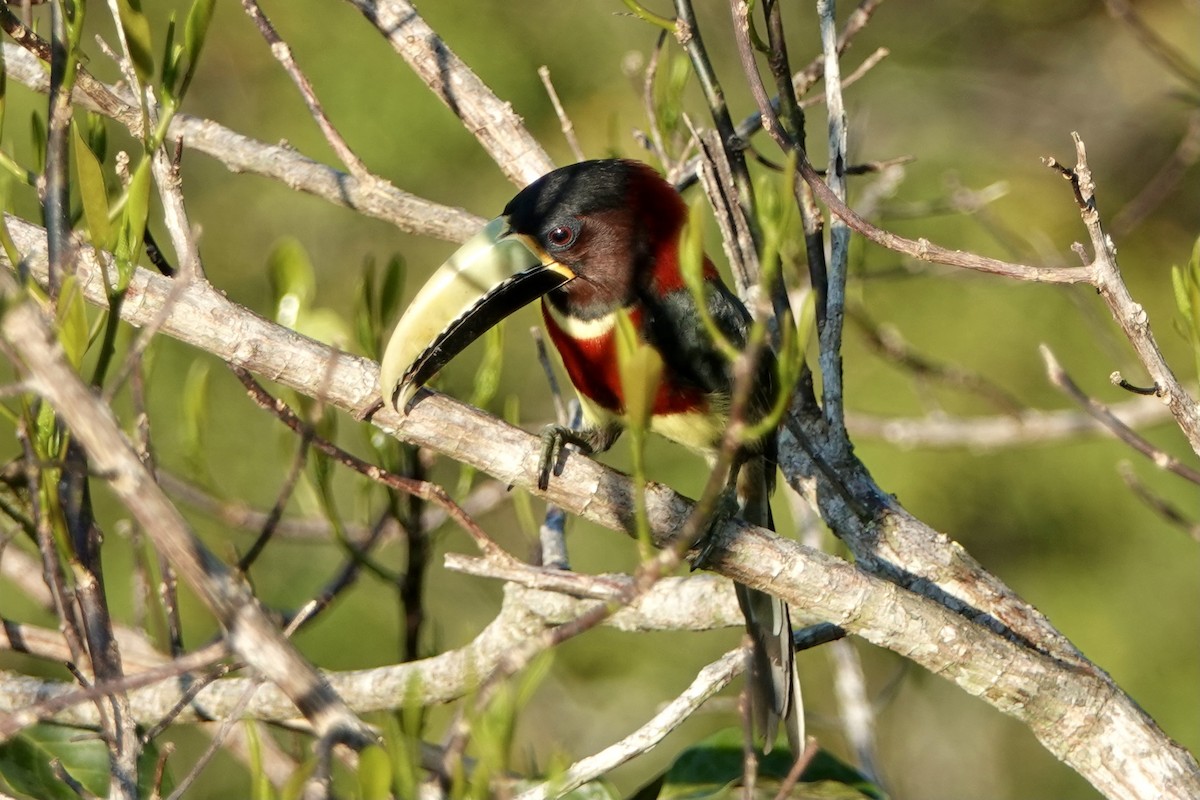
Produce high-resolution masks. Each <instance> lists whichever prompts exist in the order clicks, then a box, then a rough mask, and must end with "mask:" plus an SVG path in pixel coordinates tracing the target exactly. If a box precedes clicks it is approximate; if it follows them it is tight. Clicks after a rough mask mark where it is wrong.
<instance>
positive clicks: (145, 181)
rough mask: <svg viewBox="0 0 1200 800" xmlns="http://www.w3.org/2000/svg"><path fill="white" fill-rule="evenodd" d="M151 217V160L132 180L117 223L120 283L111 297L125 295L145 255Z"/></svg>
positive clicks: (144, 162) (115, 248) (145, 160)
mask: <svg viewBox="0 0 1200 800" xmlns="http://www.w3.org/2000/svg"><path fill="white" fill-rule="evenodd" d="M149 213H150V159H149V158H148V157H143V158H142V160H141V162H140V163H139V164H138V166H137V169H136V170H134V172H133V177H132V178H130V180H129V189H128V191H126V193H125V205H124V207H123V208H122V209H121V216H120V218H119V219H118V220H117V233H116V242H115V244H114V245H113V257H114V259H115V260H116V263H117V282H116V284H115V285H113V286H110V287H109V294H110V296H111V295H113V294H118V293H120V292H123V291H125V287H126V286H128V285H129V280H130V279H131V278H132V277H133V271H134V268H135V267H136V266H137V261H138V258H140V257H141V254H142V245H143V242H144V237H145V234H146V218H147V216H148V215H149Z"/></svg>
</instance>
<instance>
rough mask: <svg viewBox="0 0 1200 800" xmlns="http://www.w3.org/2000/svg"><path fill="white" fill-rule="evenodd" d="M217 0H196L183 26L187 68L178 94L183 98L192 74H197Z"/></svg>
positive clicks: (190, 82)
mask: <svg viewBox="0 0 1200 800" xmlns="http://www.w3.org/2000/svg"><path fill="white" fill-rule="evenodd" d="M214 8H216V0H196V1H195V2H194V3H192V10H191V11H189V12H188V18H187V22H186V23H184V26H183V50H184V55H185V57H186V58H187V69H186V70H185V71H184V73H183V82H182V83H180V85H179V91H178V92H176V96H177V97H179V98H180V99H183V96H184V95H185V94H187V90H188V87H189V86H190V85H191V84H192V76H194V75H195V74H196V66H197V64H199V63H200V51H201V50H203V49H204V40H205V39H207V38H208V25H209V23H210V22H212V16H213V9H214Z"/></svg>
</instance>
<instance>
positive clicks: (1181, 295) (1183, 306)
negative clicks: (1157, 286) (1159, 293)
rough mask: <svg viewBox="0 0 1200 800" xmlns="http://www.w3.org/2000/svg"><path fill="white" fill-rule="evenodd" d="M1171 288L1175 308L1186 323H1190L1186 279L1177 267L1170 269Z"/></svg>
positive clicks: (1189, 303)
mask: <svg viewBox="0 0 1200 800" xmlns="http://www.w3.org/2000/svg"><path fill="white" fill-rule="evenodd" d="M1171 288H1172V289H1174V290H1175V307H1176V308H1178V309H1179V313H1180V314H1182V315H1183V318H1184V319H1186V320H1187V321H1188V322H1191V321H1192V302H1191V300H1190V299H1189V298H1188V290H1187V278H1186V277H1184V274H1183V270H1182V269H1180V268H1179V267H1174V266H1173V267H1171Z"/></svg>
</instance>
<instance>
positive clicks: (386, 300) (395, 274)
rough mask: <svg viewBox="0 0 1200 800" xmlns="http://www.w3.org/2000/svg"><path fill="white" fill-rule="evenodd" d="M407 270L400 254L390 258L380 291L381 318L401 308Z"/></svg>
mask: <svg viewBox="0 0 1200 800" xmlns="http://www.w3.org/2000/svg"><path fill="white" fill-rule="evenodd" d="M406 271H407V269H406V267H405V264H404V259H403V258H401V257H400V256H398V255H394V256H392V257H391V258H390V259H388V263H387V266H386V267H384V269H383V288H382V289H381V290H380V292H379V310H380V312H381V315H380V319H381V320H383V321H387V319H388V318H389V317H390V316H391V315H392V314H393V313H394V312H395V311H396V309H398V308H400V297H401V295H402V294H403V293H404V274H405V272H406Z"/></svg>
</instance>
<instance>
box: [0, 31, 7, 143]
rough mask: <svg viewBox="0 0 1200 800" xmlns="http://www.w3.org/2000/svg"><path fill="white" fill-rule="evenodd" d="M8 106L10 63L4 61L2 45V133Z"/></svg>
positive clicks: (0, 103) (0, 111)
mask: <svg viewBox="0 0 1200 800" xmlns="http://www.w3.org/2000/svg"><path fill="white" fill-rule="evenodd" d="M7 108H8V64H7V63H5V61H4V48H2V47H0V133H3V132H4V112H5V110H6V109H7Z"/></svg>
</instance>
